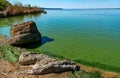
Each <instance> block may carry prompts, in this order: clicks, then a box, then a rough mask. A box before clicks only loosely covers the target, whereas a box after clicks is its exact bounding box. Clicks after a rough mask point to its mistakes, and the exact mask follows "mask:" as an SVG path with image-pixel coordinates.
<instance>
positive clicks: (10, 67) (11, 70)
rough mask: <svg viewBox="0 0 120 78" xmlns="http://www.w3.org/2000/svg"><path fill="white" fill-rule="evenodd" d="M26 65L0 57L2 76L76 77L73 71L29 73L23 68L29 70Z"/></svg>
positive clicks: (21, 77) (13, 77)
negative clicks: (44, 73)
mask: <svg viewBox="0 0 120 78" xmlns="http://www.w3.org/2000/svg"><path fill="white" fill-rule="evenodd" d="M27 69H29V68H26V67H24V66H20V65H19V64H18V63H16V64H13V63H9V62H8V61H4V60H2V59H0V78H70V77H71V78H74V75H73V74H72V73H71V72H64V73H59V74H55V73H52V74H46V75H28V74H24V72H23V70H27Z"/></svg>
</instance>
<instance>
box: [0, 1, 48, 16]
mask: <svg viewBox="0 0 120 78" xmlns="http://www.w3.org/2000/svg"><path fill="white" fill-rule="evenodd" d="M30 13H46V12H45V11H44V10H43V9H42V8H40V7H37V6H31V5H30V4H28V5H23V4H22V3H20V2H16V3H14V4H11V3H10V2H8V1H7V0H0V17H10V16H16V15H24V14H30Z"/></svg>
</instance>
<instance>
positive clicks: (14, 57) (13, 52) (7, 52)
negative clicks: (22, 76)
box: [0, 45, 20, 62]
mask: <svg viewBox="0 0 120 78" xmlns="http://www.w3.org/2000/svg"><path fill="white" fill-rule="evenodd" d="M0 52H2V55H3V56H2V58H3V59H4V60H8V61H9V62H17V61H18V59H19V56H20V51H19V50H18V48H15V47H12V46H10V45H4V46H1V47H0Z"/></svg>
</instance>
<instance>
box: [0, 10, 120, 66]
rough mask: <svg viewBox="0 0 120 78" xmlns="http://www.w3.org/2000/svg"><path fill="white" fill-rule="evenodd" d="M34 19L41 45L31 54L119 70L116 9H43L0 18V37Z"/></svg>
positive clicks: (118, 16)
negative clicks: (58, 57) (45, 54)
mask: <svg viewBox="0 0 120 78" xmlns="http://www.w3.org/2000/svg"><path fill="white" fill-rule="evenodd" d="M30 20H34V21H35V22H36V25H37V27H38V30H39V31H40V33H41V34H42V37H43V42H42V43H43V45H42V46H40V47H36V48H35V49H33V50H34V51H40V52H47V53H49V54H52V55H56V56H62V57H65V58H67V59H71V60H78V61H79V60H84V61H87V62H97V63H101V64H106V65H110V66H116V67H120V62H119V60H120V10H119V9H111V10H110V9H109V10H47V14H34V15H24V16H15V17H8V18H0V34H2V35H5V36H6V37H8V38H9V32H10V26H11V25H14V24H18V23H22V22H26V21H30Z"/></svg>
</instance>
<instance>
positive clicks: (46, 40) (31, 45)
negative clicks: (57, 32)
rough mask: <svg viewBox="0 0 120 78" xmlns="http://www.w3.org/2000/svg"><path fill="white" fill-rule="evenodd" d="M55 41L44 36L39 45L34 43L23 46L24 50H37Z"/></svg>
mask: <svg viewBox="0 0 120 78" xmlns="http://www.w3.org/2000/svg"><path fill="white" fill-rule="evenodd" d="M51 41H54V39H53V38H49V37H48V36H42V40H41V41H39V42H37V43H32V44H28V45H25V46H22V48H28V49H35V48H37V47H40V46H43V45H45V44H46V43H48V42H51Z"/></svg>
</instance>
